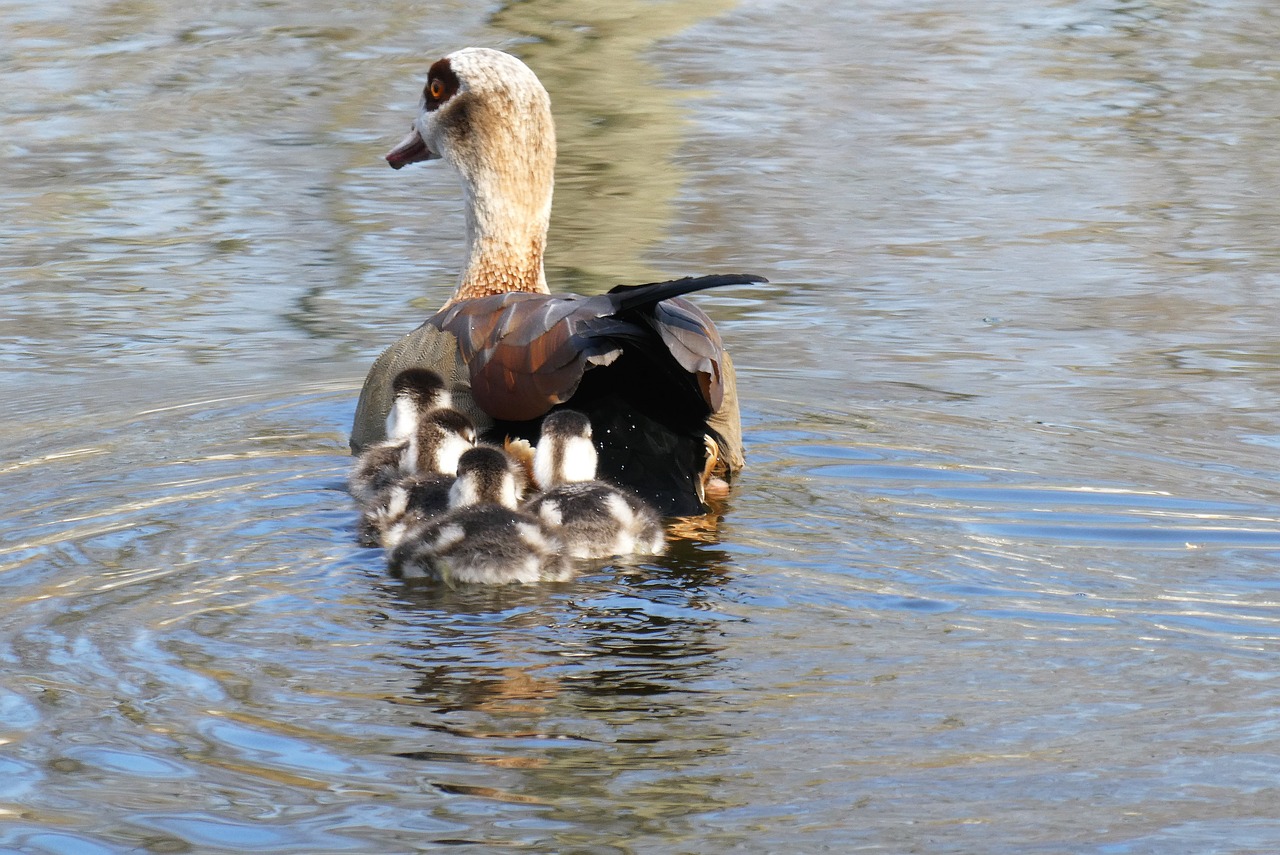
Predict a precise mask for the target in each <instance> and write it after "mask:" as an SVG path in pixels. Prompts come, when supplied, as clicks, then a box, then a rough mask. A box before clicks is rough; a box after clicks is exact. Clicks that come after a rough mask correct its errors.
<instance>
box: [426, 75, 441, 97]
mask: <svg viewBox="0 0 1280 855" xmlns="http://www.w3.org/2000/svg"><path fill="white" fill-rule="evenodd" d="M427 92H428V94H430V95H431V97H432V98H434V99H436V100H437V101H439V100H440V99H441V98H443V97H444V81H443V80H441V79H440V78H439V77H437V78H436V79H435V80H432V81H431V86H430V87H429V88H428V89H427Z"/></svg>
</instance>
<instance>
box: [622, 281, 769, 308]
mask: <svg viewBox="0 0 1280 855" xmlns="http://www.w3.org/2000/svg"><path fill="white" fill-rule="evenodd" d="M768 281H769V280H768V279H765V278H764V277H763V276H757V275H756V274H754V273H718V274H715V275H712V276H686V277H684V278H683V279H672V280H670V281H667V282H651V283H649V284H648V285H617V286H615V287H613V288H610V289H609V294H608V296H609V302H611V303H612V304H613V306H614V312H627V311H631V310H632V309H640V308H644V307H645V306H651V305H653V304H654V303H660V302H662V301H663V300H670V299H671V298H672V297H680V296H683V295H684V294H689V293H691V292H693V291H703V290H706V289H707V288H722V287H724V286H725V285H751V284H754V283H757V282H768Z"/></svg>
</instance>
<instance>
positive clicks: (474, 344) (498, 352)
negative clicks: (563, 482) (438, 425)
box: [427, 275, 759, 421]
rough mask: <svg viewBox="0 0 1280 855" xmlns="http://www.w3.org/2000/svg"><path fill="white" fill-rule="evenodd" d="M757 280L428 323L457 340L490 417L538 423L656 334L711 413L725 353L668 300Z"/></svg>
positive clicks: (513, 300)
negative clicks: (628, 346)
mask: <svg viewBox="0 0 1280 855" xmlns="http://www.w3.org/2000/svg"><path fill="white" fill-rule="evenodd" d="M758 279H759V277H753V276H743V275H730V276H716V277H703V278H701V279H698V280H694V279H685V280H675V281H672V282H666V283H654V284H653V285H646V286H639V287H636V288H625V289H624V288H619V289H615V291H614V292H611V293H610V294H601V295H598V296H595V297H576V296H552V295H547V294H532V293H526V292H513V293H506V294H498V295H494V296H491V297H480V298H477V299H473V300H463V301H460V302H458V303H454V304H453V305H452V306H450V307H449V308H447V309H445V310H443V311H441V312H440V313H438V314H437V315H435V316H434V317H432V318H430V319H429V320H428V321H427V323H429V324H431V325H433V326H435V327H437V328H438V329H441V330H444V331H445V332H449V333H452V334H453V335H454V336H455V337H456V338H457V340H458V345H459V350H460V351H461V353H462V357H463V360H464V361H465V362H466V363H467V367H468V371H469V372H470V375H471V394H472V397H473V398H474V399H475V401H476V403H477V404H479V406H480V408H481V409H482V410H484V411H485V412H486V413H488V414H490V415H491V416H493V417H494V418H498V419H507V420H511V421H524V420H527V419H534V418H537V417H538V416H541V415H543V414H544V413H546V412H547V411H548V410H550V409H551V408H552V407H553V406H555V405H556V404H560V403H563V402H565V401H567V400H569V399H570V398H571V397H572V396H573V394H574V392H576V391H577V389H578V384H579V383H580V382H581V381H582V375H583V374H584V373H585V372H586V370H587V369H588V368H589V367H591V366H592V365H608V364H609V363H610V362H612V361H613V360H614V359H616V358H617V357H618V355H619V354H621V352H622V347H623V345H624V343H626V342H632V343H635V344H642V343H643V342H646V341H648V342H650V343H651V344H650V347H652V346H653V344H654V342H653V338H652V336H653V334H654V333H655V332H656V333H657V336H658V338H659V339H660V341H661V343H662V346H664V347H665V348H666V349H667V350H668V351H669V352H670V355H671V357H672V358H673V359H674V360H675V361H676V363H677V364H678V365H679V366H680V367H681V368H683V369H684V370H685V371H687V372H688V373H689V374H691V375H693V378H694V379H695V380H696V386H697V389H698V391H699V393H700V395H701V397H702V400H703V402H704V403H705V404H706V406H707V411H708V413H711V412H715V411H717V410H719V409H720V405H721V403H722V402H723V400H724V378H723V367H722V366H723V361H724V357H725V354H724V345H723V343H722V342H721V340H720V334H719V333H718V332H717V331H716V328H715V325H714V324H713V323H712V322H711V319H710V318H708V317H707V316H706V315H705V314H704V313H703V312H702V311H701V310H700V309H698V308H697V307H696V306H694V305H693V304H692V303H690V302H688V301H687V300H683V299H681V298H679V297H678V296H675V295H676V294H680V293H687V292H689V291H691V290H700V289H701V288H707V287H717V286H719V285H726V284H740V283H741V282H743V281H756V280H758ZM659 301H660V302H659Z"/></svg>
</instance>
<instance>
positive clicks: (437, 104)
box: [351, 48, 765, 515]
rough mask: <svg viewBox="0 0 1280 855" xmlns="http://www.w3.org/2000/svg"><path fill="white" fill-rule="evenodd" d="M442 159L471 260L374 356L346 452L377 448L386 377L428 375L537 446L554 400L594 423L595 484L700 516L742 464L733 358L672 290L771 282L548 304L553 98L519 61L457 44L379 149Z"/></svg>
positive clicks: (489, 433) (656, 287) (672, 286)
mask: <svg viewBox="0 0 1280 855" xmlns="http://www.w3.org/2000/svg"><path fill="white" fill-rule="evenodd" d="M437 158H440V159H443V160H444V161H445V162H446V163H448V164H449V165H450V166H452V167H453V168H454V169H455V170H456V171H457V173H458V175H459V176H460V177H461V179H462V191H463V196H464V201H465V208H466V240H467V256H466V264H465V266H464V268H463V271H462V276H461V279H460V280H459V283H458V286H457V288H456V290H455V291H454V293H453V296H452V297H450V298H449V300H448V301H447V302H446V303H445V306H444V308H443V309H442V310H441V311H440V312H438V313H437V314H435V315H434V316H432V317H431V318H429V319H428V320H427V321H426V323H424V324H423V325H422V326H420V327H418V329H416V330H414V331H413V332H411V333H409V334H408V335H406V336H404V337H403V338H401V339H400V340H399V341H397V342H396V343H394V344H393V345H391V347H389V348H388V349H387V350H386V351H384V352H383V354H382V355H381V356H380V357H379V358H378V360H377V362H375V363H374V365H373V368H372V369H370V371H369V375H368V377H366V379H365V383H364V388H363V389H362V390H361V393H360V401H359V403H358V404H357V407H356V416H355V423H354V426H353V428H352V432H351V446H352V449H353V451H355V452H357V453H358V452H359V451H360V450H361V449H363V448H364V447H366V446H368V445H369V444H371V443H374V442H377V441H379V440H381V439H382V438H383V436H384V432H385V422H386V416H387V413H388V411H389V410H390V408H391V403H392V397H393V393H392V388H391V381H392V378H394V377H395V376H396V375H397V374H399V373H400V372H401V371H403V370H405V369H407V368H415V367H420V368H429V369H431V370H433V371H435V372H437V373H438V374H440V375H441V376H442V377H443V378H444V380H445V383H446V385H447V386H448V387H449V389H450V390H451V392H452V396H453V402H454V404H453V405H454V407H455V408H457V409H459V410H460V411H462V412H464V413H465V414H466V415H468V416H469V417H471V419H472V420H473V421H474V422H475V423H476V427H477V428H478V429H479V430H480V431H481V434H482V435H483V436H484V437H486V438H488V439H490V440H492V441H497V442H501V441H502V440H503V439H505V438H506V437H517V438H524V439H527V440H529V441H535V440H536V439H537V437H538V428H539V424H540V422H541V419H542V417H543V416H544V415H546V413H548V412H549V411H551V410H552V409H554V408H556V407H559V406H561V405H563V406H568V407H572V408H573V409H575V410H578V411H580V412H582V413H584V414H585V415H586V416H587V417H588V418H589V419H590V421H591V423H592V424H593V425H594V426H595V431H594V435H595V443H596V446H597V448H598V451H599V477H600V478H602V479H605V480H608V481H612V482H615V483H619V484H623V485H626V486H628V487H630V488H632V489H633V490H635V491H636V492H637V493H639V494H640V495H641V496H643V497H644V498H645V499H647V500H648V501H650V502H651V503H652V504H653V505H654V506H655V507H657V508H658V509H659V511H661V512H662V513H664V514H667V515H690V514H698V513H702V512H704V510H705V506H704V501H705V498H706V496H707V495H708V493H712V494H716V493H720V494H723V492H725V491H727V489H728V486H727V485H728V482H729V481H730V480H732V478H733V476H734V475H735V474H736V473H737V472H738V471H739V470H740V469H741V468H742V466H743V463H744V459H743V452H742V428H741V424H740V421H739V415H738V395H737V387H736V383H735V375H734V369H733V362H732V361H731V360H730V359H729V354H728V353H727V352H726V351H725V349H724V345H723V343H722V342H721V339H720V335H719V333H718V332H717V331H716V328H715V325H714V324H713V323H712V322H711V319H710V318H708V317H707V316H706V315H705V314H704V313H703V312H702V311H701V310H699V309H698V308H697V307H696V306H694V305H693V304H692V303H690V302H688V301H686V300H683V299H679V297H680V295H682V294H686V293H689V292H691V291H697V290H701V289H703V288H711V287H718V286H722V285H730V284H743V283H748V282H762V281H765V280H764V279H763V278H762V277H759V276H753V275H736V274H735V275H722V276H709V277H702V278H698V279H683V280H676V281H673V282H661V283H655V284H652V285H639V286H632V287H625V286H619V287H617V288H614V289H613V290H612V291H610V292H609V293H608V294H601V295H597V296H593V297H578V296H574V295H555V296H553V295H551V294H550V292H549V291H548V289H547V282H546V275H545V274H544V272H543V266H542V255H543V249H544V247H545V245H546V237H547V225H548V221H549V219H550V215H551V192H552V183H553V177H554V171H555V158H556V139H555V127H554V125H553V123H552V119H551V103H550V98H549V97H548V95H547V92H546V90H545V89H544V88H543V87H542V84H541V83H540V82H539V81H538V78H537V77H536V76H535V75H534V73H533V72H532V71H530V70H529V68H528V67H527V66H526V65H525V64H524V63H522V62H521V61H520V60H518V59H516V58H515V57H513V56H511V55H509V54H506V53H502V52H501V51H496V50H489V49H486V48H466V49H464V50H459V51H456V52H454V53H451V54H449V55H448V56H446V57H444V58H443V59H440V60H438V61H437V62H436V63H435V64H434V65H432V66H431V69H430V71H429V73H428V75H427V83H426V86H425V87H424V88H423V91H422V98H421V101H420V103H419V111H418V116H417V117H416V119H415V120H414V123H413V128H412V130H411V131H410V132H409V135H408V136H407V137H405V139H404V140H403V141H402V142H401V143H400V144H399V145H397V146H396V147H395V148H393V149H392V150H391V151H390V152H389V153H388V154H387V162H388V163H389V164H390V165H391V166H392V167H393V168H395V169H400V168H401V167H403V166H407V165H408V164H410V163H415V162H418V161H422V160H434V159H437Z"/></svg>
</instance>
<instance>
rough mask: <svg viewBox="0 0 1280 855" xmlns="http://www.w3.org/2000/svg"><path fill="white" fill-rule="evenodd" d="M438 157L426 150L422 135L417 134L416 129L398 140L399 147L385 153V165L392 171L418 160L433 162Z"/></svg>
mask: <svg viewBox="0 0 1280 855" xmlns="http://www.w3.org/2000/svg"><path fill="white" fill-rule="evenodd" d="M439 156H440V155H438V154H436V153H435V152H433V151H432V150H431V149H429V148H427V144H426V142H425V141H423V139H422V134H420V133H418V129H417V128H413V129H412V130H411V131H409V135H408V136H407V137H405V138H404V139H402V140H400V144H399V145H397V146H396V147H395V148H393V149H391V151H389V152H387V163H389V164H391V168H392V169H399V168H400V167H402V166H408V165H409V164H411V163H417V162H418V161H420V160H434V159H435V158H438V157H439Z"/></svg>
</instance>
